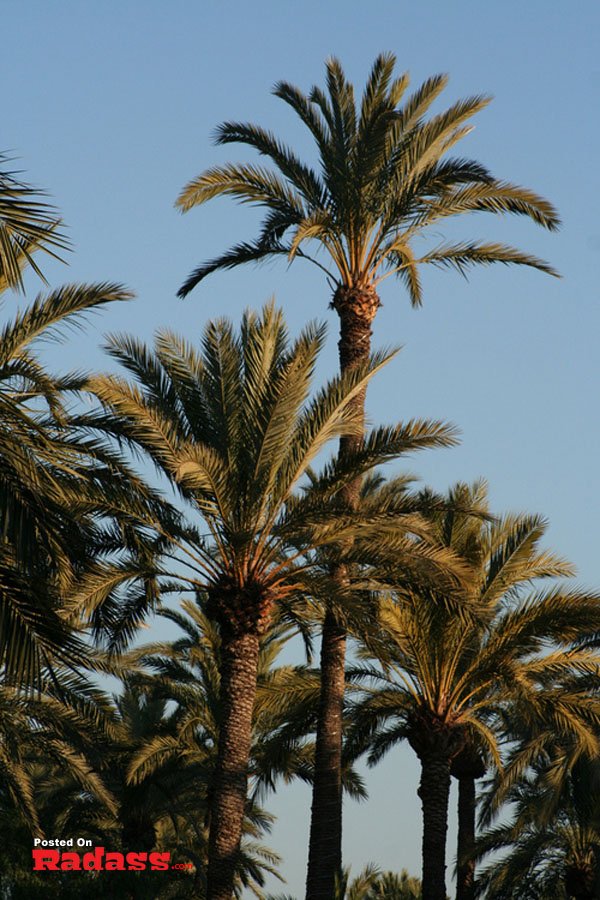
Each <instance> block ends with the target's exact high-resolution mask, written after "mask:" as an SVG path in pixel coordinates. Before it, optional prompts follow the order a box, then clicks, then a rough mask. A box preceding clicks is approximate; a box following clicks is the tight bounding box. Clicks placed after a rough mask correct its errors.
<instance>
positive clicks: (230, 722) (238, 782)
mask: <svg viewBox="0 0 600 900" xmlns="http://www.w3.org/2000/svg"><path fill="white" fill-rule="evenodd" d="M258 645H259V638H258V636H257V634H255V633H247V632H246V633H242V634H227V632H226V631H224V632H223V637H222V645H221V704H222V720H221V728H220V733H219V749H218V756H217V768H216V772H215V779H214V794H213V808H212V814H211V823H210V835H209V863H208V872H207V900H231V897H232V896H233V885H234V875H235V864H236V859H237V856H238V853H239V848H240V842H241V838H242V826H243V821H244V811H245V806H246V793H247V787H248V761H249V757H250V743H251V736H252V713H253V710H254V700H255V697H256V677H257V668H258Z"/></svg>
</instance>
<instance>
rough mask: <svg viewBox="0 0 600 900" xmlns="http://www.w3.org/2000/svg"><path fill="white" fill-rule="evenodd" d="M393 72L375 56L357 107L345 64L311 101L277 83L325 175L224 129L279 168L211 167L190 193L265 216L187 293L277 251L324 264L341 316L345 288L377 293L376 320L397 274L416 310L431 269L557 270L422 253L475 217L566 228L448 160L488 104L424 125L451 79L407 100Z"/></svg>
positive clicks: (475, 247)
mask: <svg viewBox="0 0 600 900" xmlns="http://www.w3.org/2000/svg"><path fill="white" fill-rule="evenodd" d="M394 64H395V58H394V56H393V55H392V54H382V55H380V56H379V57H378V58H377V59H376V61H375V64H374V66H373V69H372V71H371V74H370V76H369V79H368V82H367V85H366V88H365V91H364V93H363V97H362V101H361V103H360V106H358V105H357V103H356V101H355V98H354V91H353V87H352V85H351V84H350V83H349V82H348V80H347V79H346V76H345V75H344V72H343V70H342V67H341V65H340V63H339V62H338V61H337V60H336V59H330V60H329V61H328V63H327V93H325V92H323V91H322V90H321V89H320V88H319V87H313V88H312V90H311V91H310V92H309V94H308V95H305V94H303V93H302V92H301V91H300V90H299V89H298V88H297V87H295V86H293V85H291V84H288V83H287V82H279V83H278V84H277V85H276V86H275V89H274V93H275V95H276V96H277V97H279V98H281V99H282V100H283V101H284V102H285V103H287V104H288V105H289V106H291V108H292V109H293V110H294V112H295V113H296V114H297V115H298V116H299V118H300V119H301V121H302V122H303V123H304V124H305V125H306V127H307V128H308V129H309V131H310V133H311V135H312V137H313V138H314V141H315V144H316V146H317V150H318V155H319V164H320V171H316V170H315V169H313V168H311V167H310V166H309V165H306V164H305V163H303V162H301V161H300V159H298V157H297V156H296V154H295V153H294V152H293V150H291V149H290V148H289V147H287V146H285V145H284V144H283V143H281V142H280V141H279V140H278V139H277V138H276V137H275V136H274V135H273V134H272V133H271V132H269V131H267V130H265V129H263V128H261V127H259V126H257V125H252V124H244V123H237V122H225V123H224V124H222V125H220V126H219V128H218V129H217V138H216V140H217V143H219V144H230V143H242V144H246V145H248V146H250V147H252V148H253V149H255V150H257V151H258V153H259V154H260V155H261V156H266V157H267V158H268V159H269V160H270V161H271V162H272V163H273V164H274V167H275V168H267V167H265V166H259V165H253V164H238V163H229V164H226V165H224V166H217V167H214V168H211V169H208V170H207V171H206V172H204V173H202V174H201V175H200V176H198V177H197V178H195V179H193V180H192V181H190V182H189V184H188V185H186V187H185V188H184V189H183V191H182V192H181V194H180V196H179V198H178V200H177V206H178V207H179V208H180V209H181V210H182V211H183V212H186V211H188V210H189V209H191V208H192V207H194V206H197V205H199V204H200V203H204V202H206V201H207V200H210V199H212V198H213V197H217V196H220V195H229V196H233V197H235V198H236V199H238V200H240V201H241V202H243V203H251V204H255V205H257V206H261V207H264V208H266V210H267V213H266V216H265V218H264V220H263V224H262V229H261V232H260V234H259V236H258V238H257V239H256V240H255V241H253V242H248V243H242V244H238V245H236V246H234V247H232V248H231V249H230V250H228V251H226V252H225V253H224V254H223V255H221V256H219V257H217V258H216V259H214V260H212V261H211V262H208V263H206V264H204V265H201V266H199V267H198V268H197V269H196V270H195V271H194V272H193V273H192V274H191V275H190V277H189V278H188V279H187V281H186V282H185V283H184V285H183V286H182V288H181V290H180V292H179V293H180V295H181V296H185V295H186V294H187V293H189V291H191V290H192V289H193V288H194V287H195V286H196V285H197V284H198V282H199V281H201V280H202V279H203V278H204V277H205V276H206V275H208V274H210V273H211V272H214V271H217V270H218V269H229V268H233V267H234V266H237V265H240V264H241V263H245V262H256V261H259V260H261V259H264V258H265V257H269V256H274V255H285V256H287V257H288V258H289V259H290V260H291V259H293V258H294V257H295V256H302V257H304V258H306V259H309V260H311V261H312V262H314V263H316V264H317V265H319V266H320V267H321V268H324V269H325V271H326V272H327V274H328V275H329V276H330V277H331V278H332V279H333V281H334V282H335V284H336V285H337V286H338V291H337V293H336V296H335V298H334V301H333V302H334V306H336V308H337V307H338V306H340V305H342V304H343V303H344V302H347V297H346V292H347V291H354V292H359V293H360V294H363V295H369V296H370V298H371V306H372V307H374V308H373V309H371V310H369V312H370V313H371V318H372V315H374V313H375V311H376V308H377V306H378V305H379V304H378V300H377V296H376V293H375V292H376V290H377V287H378V285H379V284H380V283H381V281H382V280H383V279H384V278H387V277H388V276H390V275H397V276H399V277H400V278H401V279H402V280H403V281H404V283H405V285H406V287H407V288H408V291H409V294H410V298H411V302H412V303H413V305H415V306H419V305H420V304H421V301H422V293H421V286H420V281H419V275H418V267H419V265H420V264H422V263H431V264H434V265H437V266H450V267H454V268H456V269H458V270H459V271H460V272H464V271H465V269H466V268H467V267H469V266H470V265H473V264H477V263H484V264H485V263H491V262H502V263H513V264H520V265H528V266H534V267H535V268H538V269H542V270H543V271H546V272H550V273H552V274H555V273H554V271H553V269H552V268H551V267H550V266H549V265H548V264H547V263H545V262H543V261H542V260H539V259H537V258H535V257H533V256H530V255H529V254H527V253H523V252H522V251H520V250H517V249H515V248H514V247H510V246H507V245H504V244H499V243H482V242H477V241H471V242H459V243H442V244H438V245H436V246H433V247H431V248H430V249H429V250H427V251H426V252H424V253H422V254H416V253H415V251H414V249H413V244H414V242H415V238H416V237H417V236H418V235H420V234H422V233H423V232H424V231H427V230H430V229H431V227H432V226H439V224H440V223H442V222H443V220H445V219H447V218H449V217H452V216H457V215H460V214H462V213H466V212H474V211H485V212H492V213H496V214H499V213H512V214H517V215H525V216H528V217H529V218H531V219H533V220H534V221H535V222H537V223H538V224H540V225H542V226H544V227H546V228H548V229H550V230H554V229H555V228H556V227H557V226H558V224H559V221H558V217H557V214H556V211H555V210H554V208H553V207H552V205H551V204H550V203H548V201H546V200H544V199H543V198H542V197H540V196H538V195H537V194H535V193H534V192H533V191H531V190H528V189H526V188H522V187H519V186H517V185H513V184H509V183H508V182H505V181H499V180H498V179H496V178H495V177H494V176H492V175H491V174H490V172H489V171H488V170H487V169H486V168H485V167H484V166H482V165H481V164H480V163H478V162H475V161H473V160H469V159H463V158H454V157H447V153H448V151H449V150H450V149H451V148H452V147H454V145H455V144H457V143H458V141H460V140H461V139H462V138H463V137H465V136H466V135H467V134H468V133H469V132H470V131H471V130H472V129H471V126H470V124H468V123H469V121H470V119H471V118H472V117H473V116H474V115H475V114H476V113H477V112H479V111H480V110H481V109H483V108H484V107H485V106H486V105H487V104H488V102H489V98H487V97H483V96H474V97H469V98H467V99H465V100H460V101H458V102H456V103H454V104H453V105H452V106H450V107H449V108H448V109H447V110H445V111H444V112H441V113H437V114H435V115H433V116H431V117H430V118H426V116H427V113H428V111H429V109H430V107H431V105H432V104H433V102H434V101H435V100H436V98H437V97H438V96H439V95H440V93H441V92H442V90H443V89H444V87H445V86H446V84H447V77H446V76H444V75H436V76H433V77H432V78H429V79H427V81H425V82H424V83H423V84H422V85H421V86H420V87H419V88H418V90H417V91H415V92H414V93H413V94H412V95H410V96H409V97H408V98H407V99H405V94H406V91H407V88H408V84H409V79H408V75H406V74H404V75H401V76H400V77H399V78H394ZM403 101H404V102H403ZM311 240H312V241H315V242H317V244H319V245H321V246H322V247H324V248H325V250H326V252H327V255H328V257H329V259H330V262H331V263H332V264H333V269H329V268H328V264H327V263H325V264H322V263H321V262H320V261H318V260H317V259H315V258H314V257H313V256H311V255H310V254H309V253H308V252H307V250H306V246H307V243H308V242H309V241H311ZM338 311H339V310H338Z"/></svg>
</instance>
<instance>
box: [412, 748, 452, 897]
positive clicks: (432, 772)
mask: <svg viewBox="0 0 600 900" xmlns="http://www.w3.org/2000/svg"><path fill="white" fill-rule="evenodd" d="M420 759H421V783H420V785H419V797H420V798H421V806H422V809H423V876H422V881H423V900H446V835H447V832H448V802H449V797H450V760H449V759H448V756H447V754H445V753H443V752H439V751H437V752H436V750H435V749H433V748H432V749H431V750H429V751H428V752H427V753H423V754H422V755H421V757H420Z"/></svg>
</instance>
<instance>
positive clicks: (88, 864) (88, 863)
mask: <svg viewBox="0 0 600 900" xmlns="http://www.w3.org/2000/svg"><path fill="white" fill-rule="evenodd" d="M103 856H104V847H94V849H93V850H92V851H90V852H89V853H84V854H83V868H84V869H87V870H88V872H89V871H92V870H94V871H100V870H102V868H103V866H102V857H103Z"/></svg>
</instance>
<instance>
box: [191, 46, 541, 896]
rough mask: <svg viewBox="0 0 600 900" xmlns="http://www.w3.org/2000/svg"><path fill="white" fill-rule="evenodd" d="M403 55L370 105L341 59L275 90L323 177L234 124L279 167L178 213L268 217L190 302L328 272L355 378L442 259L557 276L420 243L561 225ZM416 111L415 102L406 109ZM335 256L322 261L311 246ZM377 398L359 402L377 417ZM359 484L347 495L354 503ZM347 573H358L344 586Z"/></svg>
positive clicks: (369, 88)
mask: <svg viewBox="0 0 600 900" xmlns="http://www.w3.org/2000/svg"><path fill="white" fill-rule="evenodd" d="M394 65H395V58H394V56H393V55H392V54H382V55H380V56H379V57H377V59H376V60H375V63H374V65H373V68H372V71H371V74H370V76H369V79H368V82H367V85H366V88H365V91H364V93H363V97H362V101H361V103H360V108H359V107H358V106H357V104H356V102H355V98H354V90H353V86H352V84H351V83H350V82H349V81H348V80H347V78H346V76H345V74H344V72H343V69H342V67H341V65H340V63H339V62H338V61H337V60H336V59H331V60H329V61H328V63H327V92H324V91H323V90H322V89H321V88H319V87H313V88H312V90H311V91H310V92H309V94H308V95H305V94H303V93H302V91H300V90H299V89H298V88H297V87H295V86H293V85H291V84H288V83H287V82H280V83H278V84H277V85H276V86H275V89H274V93H275V95H276V96H277V97H279V98H280V99H282V100H283V101H284V102H285V103H287V104H288V105H289V106H290V107H291V108H292V110H293V111H294V112H295V113H296V114H297V115H298V117H299V118H300V120H301V121H302V122H303V124H304V125H306V127H307V128H308V130H309V131H310V134H311V136H312V138H313V139H314V141H315V144H316V148H317V152H318V159H319V171H317V170H315V169H313V168H312V167H311V166H309V165H307V164H305V163H303V162H301V160H299V159H298V157H297V156H296V154H295V153H294V152H293V150H292V149H291V148H289V147H287V146H286V145H284V144H283V143H282V142H281V141H279V140H278V139H277V138H276V136H274V135H273V134H272V133H271V132H269V131H267V130H265V129H264V128H261V127H259V126H256V125H252V124H244V123H241V124H240V123H237V122H226V123H224V124H223V125H221V126H220V127H219V129H218V131H217V142H218V143H220V144H229V143H242V144H245V145H247V146H249V147H251V148H252V149H254V150H256V151H257V152H258V153H259V154H260V155H261V156H265V157H267V159H268V160H270V162H271V163H273V165H274V167H273V168H268V167H265V166H260V165H255V164H237V163H230V164H226V165H224V166H217V167H214V168H211V169H209V170H207V171H206V172H204V173H203V174H201V175H200V176H198V177H197V178H195V179H193V180H192V181H191V182H189V184H188V185H187V186H186V187H185V188H184V189H183V191H182V192H181V194H180V196H179V198H178V200H177V206H178V207H179V208H180V209H181V210H182V212H186V211H188V210H190V209H191V208H192V207H194V206H197V205H199V204H201V203H204V202H206V201H207V200H210V199H212V198H213V197H217V196H222V195H226V196H232V197H234V198H236V199H237V200H239V201H240V202H242V203H251V204H254V205H257V206H259V207H263V208H265V209H266V215H265V218H264V221H263V224H262V227H261V231H260V233H259V236H258V238H257V239H256V240H254V241H249V242H245V243H241V244H237V245H236V246H234V247H232V248H231V249H230V250H227V251H226V252H225V253H223V254H222V255H221V256H219V257H217V258H216V259H213V260H212V261H210V262H208V263H205V264H203V265H200V266H199V267H198V268H197V269H195V270H194V272H192V274H191V275H190V277H189V278H188V279H187V281H186V282H185V283H184V285H183V286H182V288H181V289H180V291H179V294H180V296H185V295H186V294H188V293H189V292H190V291H191V290H192V289H193V288H194V287H195V286H196V285H197V284H198V283H199V282H200V281H201V280H202V279H203V278H205V277H206V276H207V275H209V274H210V273H212V272H215V271H218V270H221V269H231V268H234V267H235V266H238V265H241V264H243V263H247V262H259V261H261V260H264V259H267V258H270V257H275V256H284V257H287V258H288V260H290V261H291V260H293V259H294V258H295V257H301V258H303V259H307V260H309V261H310V262H312V263H314V264H315V265H317V266H318V267H319V268H320V269H322V270H323V271H324V272H325V274H326V275H327V277H328V280H329V283H330V284H331V285H333V287H334V293H333V298H332V302H331V305H332V307H333V308H334V309H335V311H336V312H337V314H338V316H339V320H340V340H339V357H340V368H341V371H342V372H346V371H349V370H351V369H352V368H353V367H355V366H360V365H361V364H363V363H364V361H365V360H367V359H368V357H369V352H370V340H371V326H372V323H373V320H374V318H375V315H376V313H377V310H378V308H379V306H380V305H381V302H380V298H379V285H380V284H381V282H382V281H383V280H384V279H385V278H388V277H390V276H392V275H395V276H397V277H398V278H400V279H401V280H402V281H403V283H404V285H405V287H406V288H407V290H408V293H409V297H410V300H411V303H412V304H413V306H420V305H421V302H422V291H421V285H420V279H419V267H420V266H421V265H424V264H431V265H434V266H438V267H445V268H448V267H450V268H455V269H457V270H458V271H459V272H461V273H463V274H464V273H465V271H466V270H467V269H468V268H469V267H470V266H471V265H479V264H482V265H487V264H489V263H493V262H501V263H504V264H516V265H527V266H533V267H535V268H538V269H541V270H542V271H545V272H549V273H551V274H555V273H554V272H553V270H552V269H551V267H550V266H549V265H548V264H547V263H545V262H543V261H542V260H539V259H537V258H535V257H533V256H531V255H529V254H527V253H524V252H522V251H520V250H517V249H515V248H514V247H510V246H507V245H504V244H500V243H486V242H478V241H463V242H457V243H453V242H449V243H441V244H434V245H433V246H431V247H429V249H427V250H425V251H424V252H421V253H418V252H417V251H416V250H415V245H416V244H417V242H418V240H419V239H420V238H421V237H423V236H424V235H427V234H431V233H435V232H434V229H437V228H438V227H439V225H440V224H443V222H444V220H445V219H447V218H450V217H452V216H456V215H461V214H463V213H467V212H475V211H485V212H491V213H494V214H506V213H510V214H516V215H525V216H528V217H529V218H531V219H533V221H534V222H536V223H538V224H540V225H542V226H544V227H546V228H548V229H550V230H554V229H555V228H556V227H557V226H558V217H557V214H556V211H555V210H554V208H553V207H552V206H551V204H550V203H548V202H547V201H546V200H544V199H543V198H541V197H539V196H538V195H536V194H535V193H534V192H532V191H530V190H528V189H526V188H521V187H518V186H516V185H513V184H509V183H507V182H504V181H500V180H498V179H496V178H495V177H493V176H492V175H491V174H490V172H489V171H488V170H487V169H486V168H485V167H484V166H482V165H481V164H480V163H478V162H474V161H472V160H468V159H462V158H453V157H448V156H447V153H448V151H449V150H450V149H451V148H452V147H454V145H455V144H457V143H458V141H460V140H461V139H462V138H463V137H465V136H466V135H467V134H468V132H469V131H470V130H471V128H470V126H469V125H468V123H469V120H470V119H471V118H472V117H473V116H474V115H475V114H476V113H477V112H479V111H480V110H481V109H483V107H485V106H486V105H487V103H488V102H489V100H488V98H486V97H482V96H475V97H470V98H467V99H466V100H461V101H458V102H457V103H455V104H453V105H452V106H450V107H449V108H448V109H447V110H445V111H444V112H442V113H438V114H436V115H432V116H431V117H430V118H429V119H427V118H426V116H427V113H428V111H429V109H430V107H431V105H432V104H433V102H434V101H435V99H436V98H437V97H438V96H439V95H440V93H441V92H442V91H443V89H444V87H445V86H446V83H447V78H446V77H445V76H443V75H436V76H433V77H432V78H429V79H428V80H427V81H425V82H424V84H423V85H421V87H419V88H418V89H417V90H416V91H415V92H414V93H413V94H412V95H410V96H409V97H408V98H407V99H406V100H404V96H405V93H406V90H407V88H408V83H409V79H408V76H407V75H406V74H404V75H401V76H400V77H399V78H394ZM403 100H404V103H403V105H402V101H403ZM311 241H312V242H313V244H314V246H315V249H316V250H317V251H318V249H320V248H323V249H324V250H325V254H326V259H325V262H322V261H321V260H320V259H318V258H317V257H316V256H315V255H313V254H311V253H309V252H308V251H307V249H306V248H307V244H308V243H309V242H311ZM364 402H365V394H364V392H362V393H360V394H358V395H357V396H356V398H355V400H354V403H355V406H356V410H357V413H358V414H359V415H361V416H362V415H363V414H364ZM357 440H358V437H356V436H355V437H353V436H345V437H344V438H342V439H341V442H340V453H341V454H342V455H343V454H344V453H348V452H351V450H352V448H353V447H354V446H355V443H356V441H357ZM358 491H359V483H358V482H354V483H351V484H349V485H348V487H347V488H346V501H347V503H348V504H349V505H352V504H354V503H355V502H356V501H357V497H358ZM343 578H344V571H343V570H341V571H340V572H339V573H338V579H339V580H340V581H341V580H343ZM344 660H345V630H344V628H343V626H342V625H341V624H340V623H339V622H338V621H337V620H336V618H335V615H334V614H333V613H332V612H330V613H329V615H328V616H327V617H326V619H325V623H324V628H323V643H322V651H321V669H322V673H323V688H322V697H321V704H320V714H319V728H318V733H317V773H316V780H315V788H314V795H313V809H312V822H311V841H310V852H309V872H308V893H307V898H308V900H316V898H324V900H330V898H331V896H332V892H333V887H334V880H335V877H336V873H337V874H338V875H339V873H340V872H341V788H340V770H341V731H340V728H339V727H338V724H339V721H340V717H341V707H342V703H343V693H344Z"/></svg>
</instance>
